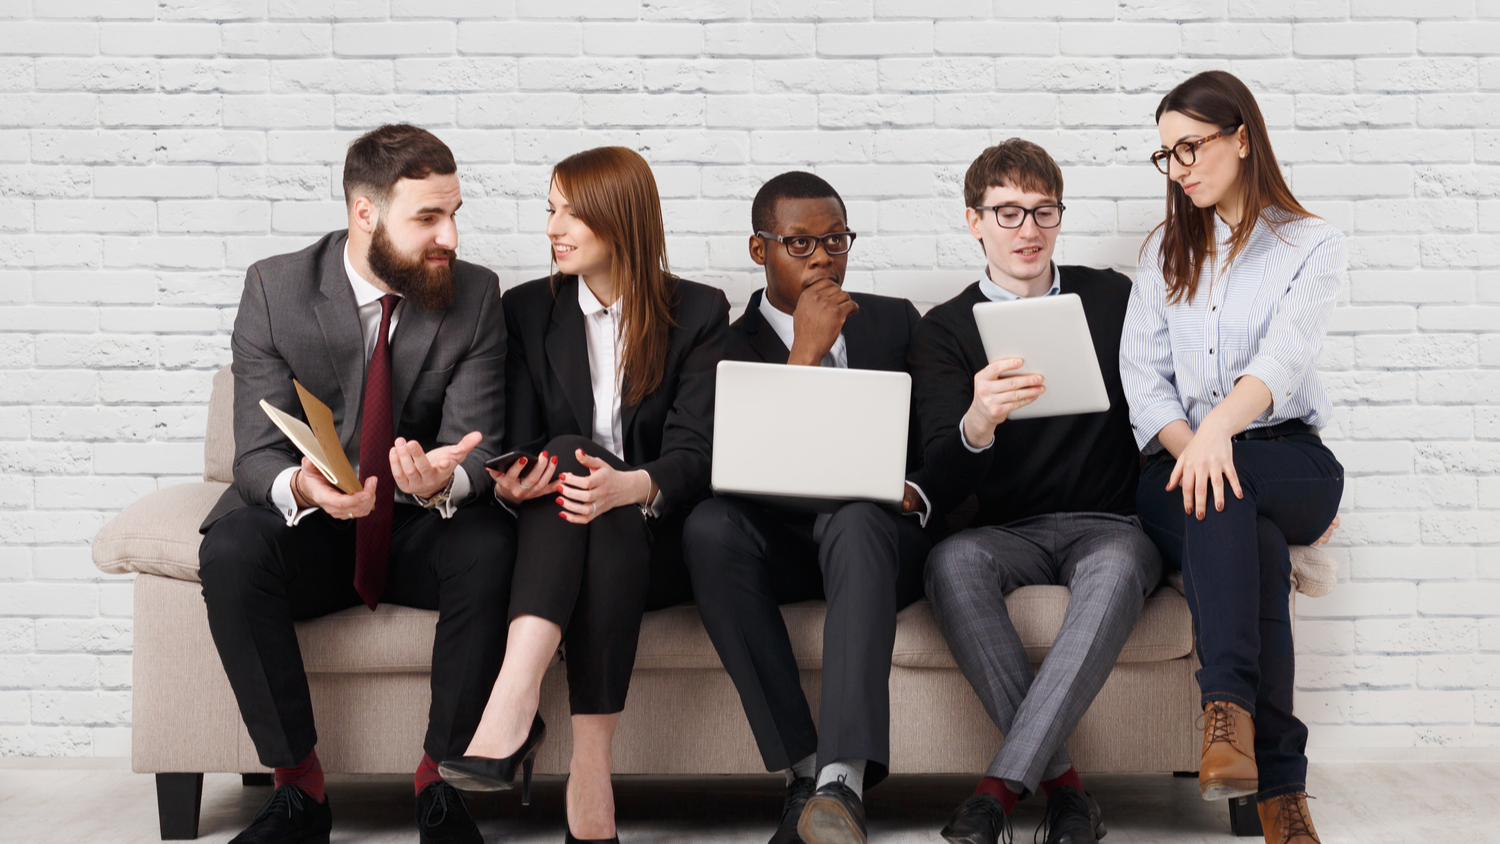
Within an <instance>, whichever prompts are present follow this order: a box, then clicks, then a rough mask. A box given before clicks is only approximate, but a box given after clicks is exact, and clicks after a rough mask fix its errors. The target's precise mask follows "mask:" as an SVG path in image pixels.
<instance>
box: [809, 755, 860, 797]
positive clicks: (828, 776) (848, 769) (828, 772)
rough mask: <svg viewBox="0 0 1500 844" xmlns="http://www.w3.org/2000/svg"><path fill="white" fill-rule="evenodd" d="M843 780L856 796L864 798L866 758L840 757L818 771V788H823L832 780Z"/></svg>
mask: <svg viewBox="0 0 1500 844" xmlns="http://www.w3.org/2000/svg"><path fill="white" fill-rule="evenodd" d="M840 780H843V782H844V785H846V786H848V787H849V790H850V791H853V792H854V796H856V797H860V798H861V799H863V796H864V791H865V760H863V759H840V760H838V761H837V762H833V763H830V764H828V765H824V766H823V770H821V771H819V772H818V788H822V787H823V786H825V785H827V784H828V783H831V782H838V781H840Z"/></svg>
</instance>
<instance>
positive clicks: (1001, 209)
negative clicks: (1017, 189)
mask: <svg viewBox="0 0 1500 844" xmlns="http://www.w3.org/2000/svg"><path fill="white" fill-rule="evenodd" d="M1066 209H1067V206H1066V205H1063V204H1062V203H1061V202H1059V203H1057V204H1056V205H1038V206H1037V207H1035V208H1022V207H1021V206H1019V205H976V206H974V210H975V211H978V212H979V216H980V217H981V218H982V217H984V212H986V211H989V212H991V213H993V214H994V215H995V225H997V226H999V227H1000V228H1002V229H1019V228H1020V227H1021V226H1024V225H1026V216H1027V215H1028V214H1029V215H1031V219H1033V220H1035V221H1036V225H1037V228H1040V229H1055V228H1057V227H1058V226H1060V225H1062V214H1063V211H1065V210H1066Z"/></svg>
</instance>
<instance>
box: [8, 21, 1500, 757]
mask: <svg viewBox="0 0 1500 844" xmlns="http://www.w3.org/2000/svg"><path fill="white" fill-rule="evenodd" d="M935 9H943V10H946V12H945V13H946V14H948V15H950V16H951V17H944V18H938V19H935V18H933V17H932V15H934V10H935ZM1413 9H1421V10H1422V13H1423V14H1427V15H1430V16H1431V18H1430V19H1420V20H1418V19H1413V18H1411V17H1409V16H1410V15H1411V14H1412V13H1413V12H1412V11H1411V10H1413ZM1020 18H1024V19H1020ZM1211 67H1222V68H1227V69H1229V70H1232V71H1233V72H1235V73H1237V74H1239V75H1240V76H1241V77H1242V78H1244V79H1246V80H1247V81H1248V82H1249V83H1250V84H1251V85H1252V87H1254V88H1255V89H1256V91H1257V93H1258V95H1259V98H1260V103H1261V106H1262V108H1263V110H1264V112H1265V113H1266V115H1267V118H1268V120H1269V121H1270V123H1271V131H1272V136H1273V138H1274V140H1275V143H1276V147H1277V150H1278V151H1279V153H1280V155H1281V158H1282V161H1283V164H1284V166H1285V168H1286V170H1287V172H1288V173H1289V175H1290V178H1291V183H1292V185H1293V188H1294V190H1295V191H1296V192H1297V194H1298V195H1299V196H1300V197H1301V198H1302V199H1304V200H1305V201H1306V202H1307V203H1308V204H1309V205H1310V207H1312V208H1313V209H1314V210H1315V211H1316V212H1318V213H1320V214H1322V215H1324V216H1326V217H1327V218H1328V219H1329V220H1331V221H1333V222H1334V223H1335V224H1336V225H1337V226H1338V227H1339V228H1341V229H1342V230H1344V231H1345V232H1347V233H1348V234H1349V235H1350V245H1351V249H1350V254H1351V266H1350V274H1349V282H1350V283H1349V287H1348V293H1347V294H1346V296H1345V297H1344V302H1343V303H1342V304H1341V306H1340V308H1339V310H1338V312H1337V313H1336V315H1335V318H1334V321H1333V326H1332V329H1331V334H1330V336H1329V338H1328V342H1327V345H1326V349H1325V352H1324V357H1323V360H1322V363H1321V365H1322V369H1323V373H1324V378H1325V379H1326V382H1327V384H1328V386H1329V388H1330V390H1331V392H1332V393H1333V395H1334V397H1335V401H1336V403H1337V405H1338V409H1337V413H1336V418H1335V420H1334V422H1333V424H1332V425H1331V426H1330V428H1329V429H1328V431H1327V432H1326V435H1327V437H1328V439H1329V440H1330V441H1331V443H1332V445H1333V448H1334V449H1335V451H1337V453H1338V454H1339V456H1340V457H1341V458H1342V459H1343V461H1344V463H1345V465H1346V466H1347V468H1348V470H1349V476H1350V477H1349V483H1348V487H1347V492H1346V495H1345V499H1344V508H1343V510H1344V528H1343V530H1342V531H1341V532H1340V533H1339V537H1338V540H1337V546H1338V547H1337V548H1336V549H1335V554H1336V555H1337V556H1338V557H1339V559H1340V562H1341V566H1342V569H1343V572H1342V574H1343V577H1344V580H1345V582H1344V583H1343V584H1342V585H1341V586H1340V587H1339V589H1338V590H1337V591H1335V592H1334V593H1333V594H1332V595H1330V596H1328V597H1326V598H1323V599H1319V600H1303V601H1301V602H1300V603H1299V606H1300V609H1301V615H1302V619H1301V621H1300V623H1299V628H1298V636H1299V638H1298V646H1299V651H1300V652H1301V670H1300V672H1299V685H1300V687H1301V689H1302V691H1301V693H1300V697H1299V700H1298V705H1299V709H1300V710H1301V712H1302V714H1303V715H1304V716H1305V717H1306V718H1307V720H1308V721H1309V722H1311V724H1312V727H1313V741H1314V743H1315V745H1316V744H1323V745H1331V744H1339V745H1400V746H1407V745H1418V744H1436V745H1500V236H1497V235H1500V3H1497V2H1495V0H1430V1H1429V2H1427V3H1424V4H1413V3H1410V2H1398V0H1163V2H1144V0H1118V1H1117V0H1052V2H1049V3H1043V4H1030V5H1027V4H1014V3H1000V2H991V0H955V2H946V3H941V4H938V3H930V2H915V0H797V2H790V0H691V2H681V3H673V2H666V1H665V0H583V2H574V3H558V2H553V0H500V1H499V2H489V0H483V1H482V0H359V2H354V0H155V2H153V0H48V2H41V0H35V2H24V0H21V2H0V755H89V754H96V755H116V754H121V753H125V752H127V748H128V736H129V724H130V701H129V686H130V635H131V621H130V614H131V605H130V595H131V584H130V581H129V580H128V579H125V578H110V577H103V576H101V575H99V574H98V573H97V572H96V571H95V570H94V568H93V567H92V565H90V563H89V553H88V542H89V539H90V537H91V536H92V535H93V533H94V532H95V531H96V530H97V529H98V527H99V526H100V525H101V524H102V523H103V522H104V521H105V520H106V519H108V518H109V517H110V515H112V514H113V513H114V512H116V511H117V510H118V509H119V508H120V507H122V506H124V505H125V504H127V503H129V502H130V501H132V500H134V499H136V498H138V497H139V496H141V495H144V494H146V493H147V492H150V491H152V490H154V489H157V488H158V487H161V486H165V485H168V484H173V483H180V482H182V481H184V480H190V479H192V478H193V477H194V476H195V475H197V474H198V473H199V472H200V471H201V470H202V453H201V445H200V441H201V433H202V429H203V423H204V404H205V402H206V400H207V398H208V389H209V379H210V376H211V374H212V372H213V371H214V369H215V368H216V367H218V366H220V365H221V364H223V363H225V362H226V361H227V360H228V359H229V351H228V332H229V329H230V326H231V325H232V323H233V317H234V306H235V303H236V302H237V299H238V294H239V287H240V283H241V279H242V274H243V271H244V267H245V265H246V264H248V263H249V262H251V261H253V260H255V259H257V258H261V257H264V256H266V255H270V254H274V253H276V252H281V251H287V250H292V249H296V248H300V247H301V246H303V245H305V244H307V243H309V242H311V241H312V240H313V239H314V237H315V236H317V235H318V234H321V233H322V232H324V231H325V230H327V229H330V228H334V227H337V226H339V225H341V221H342V219H343V206H342V202H341V196H340V188H339V173H340V164H341V161H342V158H343V148H344V145H345V144H346V143H347V142H348V141H349V140H350V139H351V138H353V137H354V136H356V135H357V134H358V133H359V132H361V131H363V130H365V129H368V128H370V127H371V126H372V125H374V124H376V123H379V122H382V121H387V120H398V119H399V120H410V121H413V122H417V123H421V124H423V125H425V126H427V127H428V128H431V129H432V130H434V131H436V132H437V133H438V134H439V135H440V136H441V137H443V138H445V139H446V140H447V141H448V142H449V143H450V144H451V145H452V146H453V147H454V149H455V151H456V152H457V154H458V157H459V159H460V161H461V164H462V168H463V169H462V171H461V176H462V179H463V186H464V192H465V195H466V198H467V203H468V204H467V205H466V206H465V210H464V214H463V218H462V219H463V223H462V250H463V253H464V255H465V256H466V257H467V258H469V259H470V260H474V261H478V262H481V263H484V264H488V265H489V266H491V267H493V268H494V269H495V270H497V271H498V272H499V273H500V276H501V278H502V280H503V281H504V283H506V284H510V283H514V282H516V281H520V280H524V279H527V278H531V277H534V276H537V275H539V274H541V273H542V272H543V271H544V270H545V267H546V254H547V253H546V251H545V245H544V241H543V238H542V236H541V230H542V227H543V214H542V213H541V212H542V198H543V197H544V196H545V191H546V184H545V179H546V175H547V170H548V167H549V165H550V164H551V163H552V162H554V161H556V160H557V159H558V158H560V157H561V156H563V155H565V154H567V153H570V152H573V151H576V150H579V149H583V148H586V147H589V146H595V145H600V144H605V143H622V144H627V145H630V146H634V147H636V148H638V149H640V150H641V151H642V152H643V153H644V154H645V155H646V156H647V158H648V159H649V160H650V161H651V162H652V163H653V165H654V166H655V167H656V172H657V176H658V179H659V180H660V184H661V188H662V192H663V195H664V200H665V204H666V209H665V210H666V215H667V220H668V224H669V226H670V227H671V240H670V252H671V257H672V258H673V264H674V268H675V269H677V270H678V271H679V272H681V273H683V274H684V275H686V276H687V277H689V278H695V279H700V280H704V281H708V282H712V283H715V284H719V285H721V286H723V287H724V288H725V289H726V290H727V291H728V292H729V294H730V298H731V299H732V300H734V301H735V302H737V303H742V302H743V301H744V300H745V298H746V297H747V295H748V294H749V292H750V291H751V290H752V289H753V288H754V287H756V286H758V284H759V281H758V276H757V274H756V273H755V272H753V267H752V265H751V264H750V262H749V260H748V258H747V257H746V255H745V247H744V237H745V234H746V231H747V227H748V215H749V200H750V197H751V196H752V195H753V194H754V191H755V189H756V188H757V187H758V185H759V183H760V181H761V180H762V179H764V178H765V177H767V176H770V175H772V174H774V173H776V172H778V171H780V170H783V169H787V168H790V167H799V166H800V167H807V166H811V167H813V168H815V169H817V170H819V171H821V172H822V173H823V174H825V175H826V176H827V177H828V178H830V179H831V180H832V181H833V183H834V184H835V185H836V186H837V187H838V188H839V189H840V190H841V191H842V192H843V194H844V196H845V197H846V198H847V199H848V202H849V208H850V214H851V217H852V222H853V225H854V228H856V229H857V230H859V231H860V232H861V234H862V235H863V237H862V238H861V239H860V242H859V243H860V245H859V249H857V250H856V252H855V255H854V257H853V260H852V261H851V272H850V278H849V284H850V286H851V287H853V288H855V289H860V290H871V291H876V292H882V293H889V294H894V295H899V296H907V297H910V298H912V299H913V300H915V301H917V302H918V303H920V304H921V305H923V306H926V305H930V304H932V303H935V302H938V301H941V300H943V299H946V298H948V297H949V296H951V295H952V294H954V293H955V292H957V291H958V290H959V289H960V288H961V287H962V286H963V285H964V284H966V283H967V282H969V281H970V280H972V278H973V277H974V272H975V269H976V267H977V264H978V259H979V255H978V253H977V251H976V249H975V247H974V245H973V244H972V242H971V241H970V239H969V238H968V236H967V235H966V234H965V233H964V232H963V229H962V222H961V221H962V211H961V208H960V206H961V199H960V190H959V187H960V184H961V181H962V174H963V170H964V168H965V166H966V165H967V164H968V162H969V161H970V160H971V159H972V158H973V156H974V155H975V154H976V153H978V151H979V150H980V149H981V148H983V147H984V146H986V145H988V144H990V143H992V142H995V141H998V140H1002V139H1004V138H1007V137H1010V136H1012V135H1021V136H1023V137H1027V138H1030V139H1033V140H1036V141H1038V142H1040V143H1042V144H1043V145H1045V146H1046V147H1047V148H1048V149H1049V150H1051V151H1052V153H1053V154H1054V155H1055V156H1056V157H1057V159H1058V160H1059V161H1060V163H1061V164H1062V165H1063V169H1064V173H1065V176H1066V179H1067V185H1068V190H1067V202H1068V205H1069V212H1068V217H1067V224H1066V229H1065V232H1064V234H1063V237H1062V241H1061V247H1060V258H1061V260H1063V261H1066V262H1076V263H1088V264H1097V265H1111V266H1115V267H1118V268H1120V269H1123V270H1127V271H1128V270H1131V269H1132V265H1133V263H1134V260H1135V254H1136V250H1137V248H1138V247H1139V245H1140V242H1141V240H1142V238H1143V236H1144V234H1145V232H1146V231H1147V230H1149V229H1150V227H1151V226H1152V225H1153V224H1154V223H1155V222H1156V221H1157V220H1158V219H1159V215H1160V213H1161V193H1162V189H1163V185H1162V179H1161V178H1160V177H1159V176H1158V175H1157V174H1156V173H1155V172H1154V171H1153V170H1152V169H1151V167H1150V165H1149V164H1147V163H1146V162H1145V158H1146V156H1147V155H1148V154H1149V152H1150V151H1151V149H1153V148H1154V147H1155V146H1156V140H1155V131H1154V129H1153V127H1152V126H1151V119H1150V118H1151V112H1152V110H1153V109H1154V106H1155V103H1156V102H1157V100H1158V98H1159V97H1160V96H1161V94H1163V93H1164V92H1165V91H1166V90H1167V89H1168V88H1170V87H1171V86H1172V85H1173V84H1175V83H1176V82H1178V81H1180V80H1182V79H1184V78H1186V77H1187V76H1188V75H1189V74H1191V73H1193V72H1196V71H1198V70H1201V69H1205V68H1211Z"/></svg>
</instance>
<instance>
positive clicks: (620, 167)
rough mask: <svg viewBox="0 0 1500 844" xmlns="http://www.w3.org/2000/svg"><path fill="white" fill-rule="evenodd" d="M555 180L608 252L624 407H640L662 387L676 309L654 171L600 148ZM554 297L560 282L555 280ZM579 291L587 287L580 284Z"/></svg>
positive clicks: (555, 173) (576, 157) (636, 157)
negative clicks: (620, 336) (617, 301)
mask: <svg viewBox="0 0 1500 844" xmlns="http://www.w3.org/2000/svg"><path fill="white" fill-rule="evenodd" d="M552 180H553V181H554V182H556V183H557V189H558V190H559V191H561V192H562V195H563V196H565V197H567V198H568V203H569V204H570V205H572V206H573V214H574V216H576V217H577V218H578V219H580V220H582V221H583V224H584V225H586V226H588V227H589V229H590V230H592V231H593V233H594V234H595V235H596V236H598V237H599V238H600V239H601V240H603V241H604V242H605V243H606V244H608V245H609V253H610V258H611V261H612V266H611V269H610V275H611V276H612V280H613V282H614V284H615V285H616V288H615V289H616V290H617V291H619V293H620V297H621V298H622V299H623V300H624V301H623V303H622V304H621V306H620V309H621V312H622V313H621V317H622V322H623V323H624V332H623V333H624V335H625V337H624V339H625V354H624V357H623V359H622V360H621V361H620V374H621V376H622V381H623V384H624V393H623V395H621V397H620V400H621V402H622V403H623V404H627V405H631V404H638V403H640V401H641V400H642V399H644V398H645V397H646V396H649V395H651V394H652V393H653V392H655V391H656V388H657V387H658V386H660V385H661V379H662V375H663V371H664V370H665V369H666V363H667V331H668V329H670V328H671V326H672V324H673V323H672V302H671V301H670V291H669V289H668V280H669V279H671V278H672V277H673V276H672V274H671V271H670V270H669V269H668V267H667V234H666V227H665V226H664V225H663V223H662V216H661V196H660V195H659V194H658V193H657V190H656V177H655V176H653V175H651V166H650V165H649V164H647V163H646V159H644V158H641V156H640V154H639V153H637V152H636V151H635V150H632V149H627V148H625V147H599V148H597V149H591V150H585V151H583V152H580V153H575V154H573V155H570V156H568V157H567V158H564V159H563V160H562V161H559V162H558V163H557V166H556V167H553V168H552ZM552 279H553V281H552V284H553V289H554V290H556V287H557V282H558V281H559V279H560V276H559V275H558V274H557V273H556V272H554V273H553V276H552ZM578 283H579V284H582V283H583V279H579V280H578Z"/></svg>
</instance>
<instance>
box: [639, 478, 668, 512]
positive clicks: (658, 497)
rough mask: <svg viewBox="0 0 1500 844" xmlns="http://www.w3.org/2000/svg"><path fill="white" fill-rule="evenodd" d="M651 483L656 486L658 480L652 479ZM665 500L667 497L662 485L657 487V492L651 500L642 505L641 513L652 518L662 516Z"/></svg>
mask: <svg viewBox="0 0 1500 844" xmlns="http://www.w3.org/2000/svg"><path fill="white" fill-rule="evenodd" d="M651 485H652V486H656V481H652V482H651ZM665 501H666V499H665V498H664V497H663V496H662V494H661V487H659V486H658V487H656V494H655V495H653V496H651V500H650V501H648V502H646V503H645V504H642V505H641V513H642V514H644V515H646V516H648V517H650V518H653V519H659V518H661V508H662V504H663V503H664V502H665Z"/></svg>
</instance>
